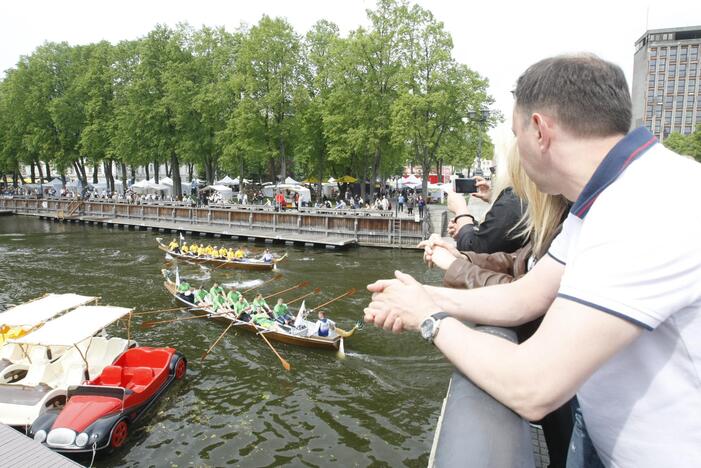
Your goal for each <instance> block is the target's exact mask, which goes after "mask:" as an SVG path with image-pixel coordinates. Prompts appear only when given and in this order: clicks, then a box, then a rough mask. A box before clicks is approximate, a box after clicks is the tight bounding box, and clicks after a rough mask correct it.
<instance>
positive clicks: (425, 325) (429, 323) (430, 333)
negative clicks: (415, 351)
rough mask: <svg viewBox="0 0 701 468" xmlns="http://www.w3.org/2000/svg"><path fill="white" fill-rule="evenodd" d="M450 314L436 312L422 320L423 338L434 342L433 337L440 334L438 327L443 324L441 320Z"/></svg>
mask: <svg viewBox="0 0 701 468" xmlns="http://www.w3.org/2000/svg"><path fill="white" fill-rule="evenodd" d="M449 316H450V314H448V313H447V312H436V313H435V314H433V315H430V316H429V317H427V318H426V319H424V321H423V322H421V325H419V331H420V332H421V338H423V339H424V340H426V341H428V342H429V343H433V339H434V338H435V337H436V335H437V334H438V328H439V327H440V325H441V320H443V319H444V318H446V317H449Z"/></svg>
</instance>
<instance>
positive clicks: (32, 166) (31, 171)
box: [29, 161, 36, 184]
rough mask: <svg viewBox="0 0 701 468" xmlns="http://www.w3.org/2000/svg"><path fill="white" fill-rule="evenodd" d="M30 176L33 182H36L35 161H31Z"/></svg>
mask: <svg viewBox="0 0 701 468" xmlns="http://www.w3.org/2000/svg"><path fill="white" fill-rule="evenodd" d="M29 171H30V177H31V178H32V183H33V184H35V183H36V175H35V174H34V161H31V162H30V163H29Z"/></svg>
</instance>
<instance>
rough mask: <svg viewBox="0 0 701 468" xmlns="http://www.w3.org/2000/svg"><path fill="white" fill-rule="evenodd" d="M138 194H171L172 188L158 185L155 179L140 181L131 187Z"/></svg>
mask: <svg viewBox="0 0 701 468" xmlns="http://www.w3.org/2000/svg"><path fill="white" fill-rule="evenodd" d="M130 188H131V189H132V190H133V191H134V192H136V193H156V192H161V191H162V192H170V190H171V189H172V186H168V185H164V184H157V183H156V182H155V181H154V180H153V179H151V180H146V179H144V180H140V181H138V182H136V183H135V184H132V186H131V187H130Z"/></svg>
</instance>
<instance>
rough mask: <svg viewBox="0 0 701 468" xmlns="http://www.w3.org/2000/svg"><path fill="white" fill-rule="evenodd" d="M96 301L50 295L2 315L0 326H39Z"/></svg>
mask: <svg viewBox="0 0 701 468" xmlns="http://www.w3.org/2000/svg"><path fill="white" fill-rule="evenodd" d="M95 299H97V298H96V297H92V296H79V295H78V294H48V295H46V296H44V297H42V298H40V299H36V300H34V301H31V302H27V303H25V304H20V305H18V306H16V307H13V308H11V309H8V310H6V311H5V312H2V313H0V325H8V326H10V327H17V326H20V325H37V324H39V323H41V322H45V321H46V320H49V319H50V318H51V317H54V316H56V315H58V314H60V313H61V312H65V311H66V310H69V309H73V308H74V307H78V306H82V305H85V304H87V303H88V302H91V301H94V300H95Z"/></svg>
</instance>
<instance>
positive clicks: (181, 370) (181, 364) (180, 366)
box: [175, 358, 187, 380]
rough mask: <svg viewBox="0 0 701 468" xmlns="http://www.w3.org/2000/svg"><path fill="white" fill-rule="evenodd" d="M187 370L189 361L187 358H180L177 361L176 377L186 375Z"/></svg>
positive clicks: (180, 377) (179, 377)
mask: <svg viewBox="0 0 701 468" xmlns="http://www.w3.org/2000/svg"><path fill="white" fill-rule="evenodd" d="M186 370H187V363H186V362H185V359H183V358H180V359H178V362H176V363H175V378H176V379H178V380H180V379H182V378H183V377H185V371H186Z"/></svg>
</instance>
